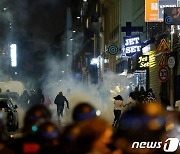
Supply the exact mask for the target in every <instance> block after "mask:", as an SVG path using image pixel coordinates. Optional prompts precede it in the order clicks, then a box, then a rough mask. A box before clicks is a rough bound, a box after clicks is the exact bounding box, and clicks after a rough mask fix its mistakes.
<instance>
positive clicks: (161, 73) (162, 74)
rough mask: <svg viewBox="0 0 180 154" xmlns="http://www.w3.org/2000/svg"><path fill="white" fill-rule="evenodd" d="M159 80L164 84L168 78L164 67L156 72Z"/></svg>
mask: <svg viewBox="0 0 180 154" xmlns="http://www.w3.org/2000/svg"><path fill="white" fill-rule="evenodd" d="M158 76H159V79H160V80H161V82H166V81H167V80H168V77H169V72H168V69H167V68H166V67H160V69H159V72H158Z"/></svg>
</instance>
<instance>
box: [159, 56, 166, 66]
mask: <svg viewBox="0 0 180 154" xmlns="http://www.w3.org/2000/svg"><path fill="white" fill-rule="evenodd" d="M167 65H168V57H167V55H166V54H163V55H162V57H161V59H160V61H159V66H167Z"/></svg>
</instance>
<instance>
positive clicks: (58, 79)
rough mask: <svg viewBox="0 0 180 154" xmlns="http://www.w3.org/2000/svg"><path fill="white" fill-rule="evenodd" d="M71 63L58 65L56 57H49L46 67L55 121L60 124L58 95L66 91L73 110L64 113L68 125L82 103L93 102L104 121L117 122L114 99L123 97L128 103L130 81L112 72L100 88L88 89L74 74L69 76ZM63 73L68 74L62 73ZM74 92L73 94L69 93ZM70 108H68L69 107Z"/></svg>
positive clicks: (46, 87) (46, 90) (46, 92)
mask: <svg viewBox="0 0 180 154" xmlns="http://www.w3.org/2000/svg"><path fill="white" fill-rule="evenodd" d="M66 62H67V61H61V62H60V61H58V59H56V58H55V57H53V56H51V57H50V56H49V57H48V59H47V61H46V64H47V69H46V73H45V75H44V77H43V78H44V83H43V93H44V95H45V97H47V96H48V97H49V98H50V99H51V101H52V104H51V105H50V109H51V111H52V113H53V120H55V121H57V112H56V105H55V104H54V103H53V102H54V99H55V97H56V95H57V94H58V93H59V92H60V91H62V92H63V94H64V95H65V96H66V97H67V99H68V101H69V103H70V104H69V106H70V110H68V109H67V110H66V109H65V112H64V116H63V118H62V121H63V122H64V123H66V122H70V121H71V112H72V110H73V108H74V106H75V105H77V104H78V103H79V102H82V101H86V102H90V103H91V104H92V105H93V106H94V107H95V108H96V109H99V110H100V111H101V114H102V116H103V117H105V118H106V119H107V120H108V121H109V122H112V120H113V107H114V104H113V100H114V99H113V97H114V96H116V95H118V94H120V95H122V97H123V98H124V102H125V103H126V100H127V98H128V95H129V89H128V88H127V87H128V86H129V84H130V80H129V79H128V78H127V77H126V76H119V75H116V74H114V73H112V72H107V73H105V74H104V80H103V83H101V84H99V85H91V84H89V85H87V84H83V83H82V82H80V81H77V80H76V79H75V78H73V76H72V75H71V73H68V72H69V71H68V68H66V66H67V65H68V64H67V63H66ZM61 70H64V73H62V71H61ZM68 89H70V93H68ZM65 108H66V105H65Z"/></svg>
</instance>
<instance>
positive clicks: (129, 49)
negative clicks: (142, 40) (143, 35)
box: [126, 46, 141, 53]
mask: <svg viewBox="0 0 180 154" xmlns="http://www.w3.org/2000/svg"><path fill="white" fill-rule="evenodd" d="M139 51H141V46H132V47H126V53H136V52H139Z"/></svg>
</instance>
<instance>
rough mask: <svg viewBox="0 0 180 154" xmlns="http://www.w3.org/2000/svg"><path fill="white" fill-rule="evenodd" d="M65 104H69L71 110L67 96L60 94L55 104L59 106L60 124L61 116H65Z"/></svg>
mask: <svg viewBox="0 0 180 154" xmlns="http://www.w3.org/2000/svg"><path fill="white" fill-rule="evenodd" d="M64 102H66V103H67V108H68V109H69V102H68V100H67V99H66V97H65V96H63V93H62V92H59V94H58V95H57V96H56V98H55V100H54V103H55V104H56V105H57V115H58V121H59V122H60V115H61V116H63V110H64Z"/></svg>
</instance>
